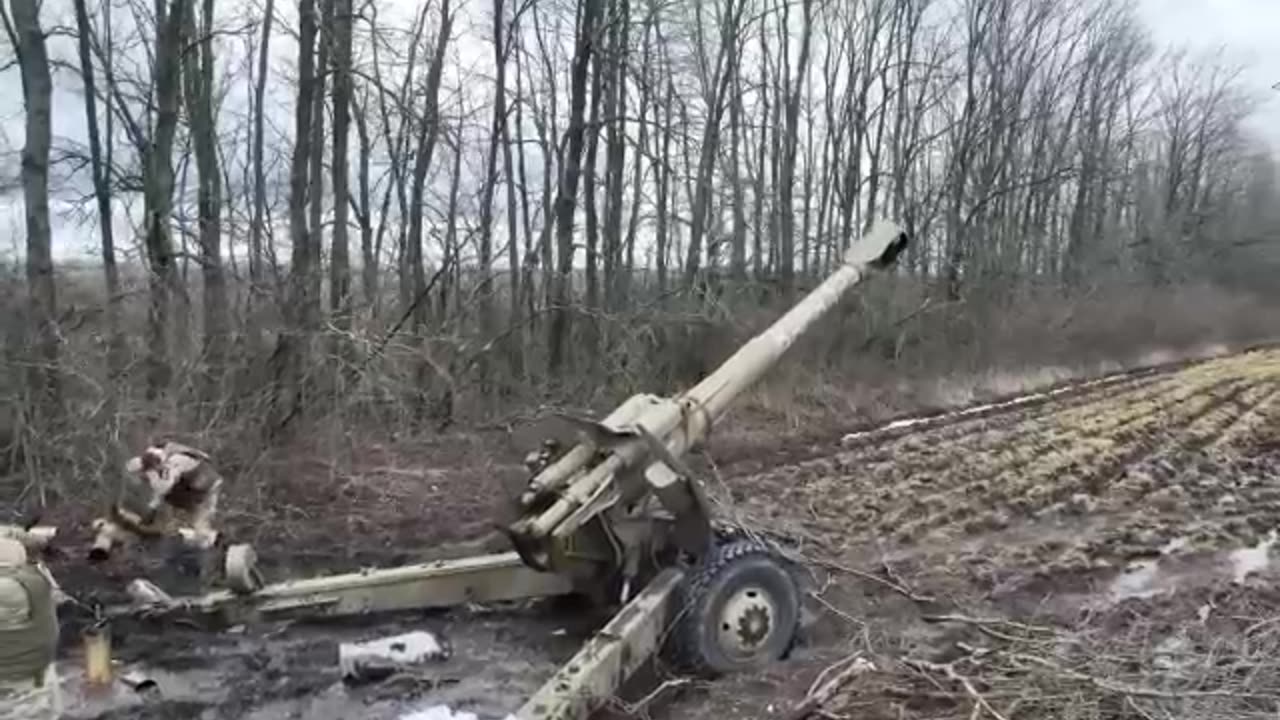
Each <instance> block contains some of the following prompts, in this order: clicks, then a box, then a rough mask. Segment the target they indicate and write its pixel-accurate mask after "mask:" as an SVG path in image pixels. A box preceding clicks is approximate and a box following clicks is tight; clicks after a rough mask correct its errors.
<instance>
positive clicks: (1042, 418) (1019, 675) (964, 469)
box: [670, 351, 1280, 718]
mask: <svg viewBox="0 0 1280 720" xmlns="http://www.w3.org/2000/svg"><path fill="white" fill-rule="evenodd" d="M799 456H800V457H799V458H798V459H797V460H795V461H793V462H787V463H785V464H781V465H776V466H772V467H763V468H761V469H759V470H752V469H751V468H743V469H742V471H740V472H738V471H735V469H734V463H733V460H732V458H731V457H724V458H722V459H721V460H720V462H721V468H720V477H721V478H722V480H723V482H721V483H717V489H718V491H719V492H718V497H719V499H720V501H721V502H722V507H723V508H724V510H725V512H726V513H729V514H731V515H732V516H734V517H735V518H736V519H737V520H738V521H739V522H741V523H742V524H744V525H746V526H748V527H755V528H757V529H760V530H762V531H765V532H766V533H767V534H768V535H770V536H773V537H775V538H778V539H779V543H780V545H781V546H782V547H783V548H785V549H786V551H787V552H789V553H790V554H792V555H793V556H795V557H796V558H797V559H802V560H804V561H805V567H807V568H809V570H810V574H811V576H812V578H811V579H812V583H811V587H810V588H809V590H810V592H809V598H810V600H811V601H812V602H813V605H814V608H815V614H816V618H815V620H814V623H813V625H812V626H811V628H810V629H809V630H808V631H807V633H806V635H807V637H806V644H805V645H804V646H802V647H801V648H799V649H798V650H797V651H796V653H795V657H794V658H793V659H792V661H791V662H789V663H786V666H785V668H783V667H780V668H779V669H777V670H776V671H775V672H771V673H768V674H766V676H764V677H762V678H751V679H738V680H731V681H728V682H721V683H717V684H716V685H715V686H713V687H709V688H702V689H697V690H693V691H685V692H684V693H683V694H682V695H680V696H678V697H677V696H675V695H674V694H673V699H674V705H673V706H671V708H670V709H671V710H672V711H673V714H672V715H671V716H672V717H677V716H680V717H685V716H690V715H694V716H698V717H776V716H779V715H780V714H782V713H784V712H785V710H786V709H787V708H788V707H790V706H791V705H792V704H793V703H795V702H796V701H797V700H798V699H799V698H800V697H802V696H804V695H805V693H806V690H808V689H809V688H810V685H811V683H813V681H815V680H817V679H819V675H820V673H821V671H822V670H823V669H824V668H828V667H830V666H832V665H833V664H837V663H839V662H841V661H843V662H844V663H845V664H844V665H837V667H835V668H834V669H833V670H832V671H831V672H828V673H827V675H826V676H825V677H828V678H829V677H830V676H831V675H832V674H834V673H835V672H838V671H839V670H840V669H841V668H843V667H847V666H848V663H849V662H851V658H853V657H855V656H861V657H862V658H864V659H866V660H868V661H870V662H871V663H872V664H873V665H874V666H875V667H876V670H875V671H869V672H864V673H862V674H859V675H857V676H856V677H854V678H852V679H850V680H849V681H848V682H847V683H844V684H843V686H842V690H841V692H840V693H839V694H838V696H837V697H835V698H833V699H832V700H830V701H828V702H827V703H825V704H824V706H823V712H824V713H826V716H828V717H850V718H854V717H856V718H949V717H955V718H978V717H986V718H1015V717H1018V718H1175V717H1176V718H1188V717H1197V718H1236V717H1263V716H1266V717H1275V716H1276V713H1277V711H1278V710H1280V672H1277V669H1278V668H1280V660H1278V659H1277V657H1276V651H1277V650H1280V592H1277V591H1276V590H1275V579H1276V574H1275V573H1273V572H1272V570H1271V568H1270V565H1269V563H1268V555H1269V549H1270V547H1271V544H1272V543H1274V542H1275V532H1276V530H1277V522H1278V521H1280V353H1278V352H1275V351H1256V352H1251V353H1245V354H1242V355H1237V356H1234V357H1229V358H1222V359H1216V360H1212V361H1209V362H1206V363H1202V364H1198V365H1194V366H1191V367H1188V368H1186V369H1183V370H1181V371H1178V372H1173V373H1152V374H1143V375H1136V376H1130V377H1124V378H1118V379H1114V380H1109V381H1105V382H1099V383H1094V384H1092V385H1086V386H1082V387H1076V388H1071V389H1067V390H1064V391H1063V392H1061V393H1060V394H1057V395H1055V396H1053V397H1047V398H1042V399H1040V400H1039V401H1031V402H1025V403H1014V404H1011V405H1009V406H1006V407H1004V408H994V409H992V410H990V411H988V412H984V413H972V414H970V415H963V414H960V415H956V416H954V417H952V418H940V419H934V420H931V421H929V422H925V423H919V424H914V425H912V424H907V423H901V424H899V425H898V426H897V427H893V426H891V427H889V428H886V429H883V430H879V431H871V432H865V433H860V434H855V435H850V436H847V437H845V438H843V439H842V440H841V441H839V442H832V443H828V444H826V445H821V444H820V445H817V446H814V447H811V448H808V452H801V453H799ZM742 464H743V465H751V464H752V461H744V462H743V463H742ZM766 688H768V689H767V690H766Z"/></svg>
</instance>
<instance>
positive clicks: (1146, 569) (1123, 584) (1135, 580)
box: [1109, 560, 1168, 600]
mask: <svg viewBox="0 0 1280 720" xmlns="http://www.w3.org/2000/svg"><path fill="white" fill-rule="evenodd" d="M1159 580H1160V568H1158V567H1157V566H1156V564H1155V563H1154V562H1151V561H1149V560H1147V561H1141V562H1136V563H1133V564H1132V565H1130V566H1129V567H1127V568H1125V571H1124V572H1123V573H1121V574H1120V575H1119V576H1118V577H1116V579H1115V580H1113V581H1112V582H1111V588H1110V593H1109V594H1110V595H1111V599H1112V600H1127V599H1129V598H1149V597H1154V596H1156V595H1159V594H1160V593H1161V592H1162V591H1164V590H1166V589H1168V588H1166V587H1163V586H1162V585H1163V584H1162V583H1160V582H1159Z"/></svg>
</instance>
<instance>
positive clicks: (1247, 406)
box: [54, 350, 1280, 720]
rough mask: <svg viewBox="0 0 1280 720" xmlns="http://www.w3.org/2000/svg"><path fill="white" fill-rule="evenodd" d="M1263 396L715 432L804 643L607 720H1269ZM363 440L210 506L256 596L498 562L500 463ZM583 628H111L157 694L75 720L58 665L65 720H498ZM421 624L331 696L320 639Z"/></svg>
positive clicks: (102, 598) (1191, 383) (453, 450)
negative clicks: (414, 564)
mask: <svg viewBox="0 0 1280 720" xmlns="http://www.w3.org/2000/svg"><path fill="white" fill-rule="evenodd" d="M1278 400H1280V352H1276V351H1273V350H1269V351H1260V352H1252V353H1246V354H1241V355H1237V356H1233V357H1229V358H1222V359H1217V360H1211V361H1208V362H1204V363H1199V364H1195V365H1192V366H1190V367H1186V368H1183V369H1180V370H1177V371H1168V372H1146V373H1138V374H1134V375H1131V376H1127V377H1123V378H1117V379H1112V380H1108V381H1106V382H1102V383H1094V384H1087V385H1077V386H1074V387H1070V388H1064V389H1063V390H1062V392H1060V393H1057V394H1055V395H1053V396H1050V397H1044V398H1039V399H1037V400H1033V401H1028V402H1020V403H1014V404H1011V405H1008V406H1001V407H995V408H987V409H985V410H983V411H981V412H973V413H968V414H958V415H953V416H948V417H939V418H933V419H931V420H929V421H927V422H924V423H918V424H913V425H905V424H898V425H895V426H891V427H889V428H885V429H881V430H872V431H870V432H854V431H861V430H862V428H857V427H853V425H854V423H849V424H848V425H845V424H841V423H835V424H830V425H823V426H820V427H819V426H809V427H806V428H804V429H803V430H801V431H799V432H779V431H777V430H776V429H774V428H771V427H769V426H768V425H767V424H765V423H761V422H759V419H758V418H750V417H748V418H733V417H731V418H730V419H729V420H728V422H727V423H726V425H725V426H724V427H723V428H722V430H721V431H719V432H718V433H717V435H716V436H715V437H714V438H713V439H712V441H711V442H710V444H709V446H708V449H707V452H705V453H703V454H701V455H699V456H698V457H697V458H695V459H696V463H695V464H696V466H697V469H698V470H699V471H700V472H701V473H702V475H703V477H704V478H705V479H706V481H707V484H708V487H709V488H710V490H711V493H712V495H713V497H714V499H715V501H716V502H717V503H718V504H719V507H720V511H721V512H722V513H723V515H724V516H725V517H729V518H732V519H734V520H736V521H737V522H739V523H742V524H743V525H746V526H749V527H753V528H756V529H759V530H761V531H765V532H767V533H769V536H770V537H774V538H777V539H778V541H779V544H780V548H781V550H782V551H783V552H785V553H787V554H788V555H790V556H792V557H793V558H795V559H797V560H800V561H802V563H803V567H805V568H806V571H807V572H808V574H809V577H808V578H807V580H808V582H807V589H808V604H809V607H810V610H811V615H810V620H809V622H807V623H806V627H805V629H804V633H803V638H802V643H801V645H800V646H799V647H798V648H797V649H796V651H795V652H794V654H793V656H792V657H791V658H790V659H789V660H788V661H787V662H784V663H781V664H779V665H778V666H776V667H774V668H770V669H767V670H766V671H764V672H761V673H759V674H756V675H752V676H750V677H735V678H727V679H722V680H720V681H718V682H715V683H706V682H702V681H694V680H690V679H687V678H681V677H678V676H675V675H671V674H668V673H667V672H666V671H665V669H664V668H662V667H661V666H660V667H658V668H656V670H655V680H654V684H653V685H651V686H649V687H647V688H644V689H642V690H639V691H636V692H633V693H631V694H630V695H629V697H628V698H627V699H626V700H619V701H618V702H617V703H615V704H614V706H613V707H612V708H610V709H608V710H607V711H606V712H605V713H603V714H606V715H609V716H611V717H653V718H664V717H670V718H675V717H680V718H709V719H710V718H776V717H786V716H787V713H788V712H789V711H790V708H791V707H792V706H793V705H794V703H797V702H799V701H800V700H801V699H802V698H803V697H804V696H805V695H806V693H807V692H808V691H809V690H810V689H811V686H812V685H813V684H814V683H815V680H821V679H825V678H828V677H830V676H831V675H832V674H833V673H835V672H838V671H839V670H840V669H841V668H842V667H847V666H848V663H849V661H850V659H851V658H853V657H855V656H860V657H862V658H864V659H865V660H867V661H869V662H870V663H872V665H873V666H874V668H875V669H874V670H873V671H869V672H865V673H862V674H860V675H858V676H857V677H854V678H851V679H850V680H849V681H848V682H847V683H844V684H843V685H842V686H841V689H840V691H839V692H838V693H836V694H835V695H834V696H833V697H831V698H828V699H827V701H826V702H825V703H824V704H823V706H822V708H821V713H820V715H821V716H825V717H850V718H852V717H857V718H870V719H878V718H886V719H887V718H951V717H955V718H977V717H987V718H1014V717H1018V718H1072V719H1074V718H1080V719H1084V718H1169V717H1177V718H1193V717H1194V718H1236V717H1262V716H1263V715H1266V716H1268V717H1275V716H1276V713H1277V711H1278V710H1280V661H1277V660H1274V659H1273V658H1274V657H1276V651H1277V650H1278V649H1280V592H1277V591H1275V590H1274V589H1273V587H1274V580H1275V577H1276V571H1275V570H1273V568H1272V567H1271V566H1270V564H1269V562H1268V560H1269V550H1270V547H1271V543H1273V542H1275V537H1274V535H1273V534H1272V533H1273V532H1274V531H1275V530H1276V529H1277V523H1278V521H1280V402H1278ZM735 428H736V430H735ZM358 445H359V450H358V451H355V452H352V453H350V454H349V456H348V457H345V458H339V459H337V460H332V461H324V462H322V461H320V460H313V461H307V462H302V463H299V462H297V461H296V460H294V461H289V462H288V463H284V462H282V463H281V464H280V466H279V467H273V466H271V465H270V463H271V462H274V461H273V460H271V459H265V460H264V461H263V463H264V464H263V466H261V467H258V468H255V471H256V474H257V475H258V476H263V477H269V478H271V481H270V482H264V483H260V484H258V485H255V486H254V488H253V489H252V491H251V492H245V493H242V495H241V496H240V497H238V498H236V500H234V501H233V502H230V503H228V509H227V511H226V513H225V520H226V523H227V526H228V528H229V530H230V531H231V532H232V533H233V535H234V536H235V539H236V540H237V541H249V542H253V543H254V544H255V546H256V547H257V548H258V551H259V553H260V554H261V555H262V560H263V564H264V568H265V572H266V574H267V575H268V577H269V578H281V577H286V576H294V575H299V574H306V573H310V572H317V571H320V570H321V569H323V570H324V571H329V572H336V571H342V570H350V569H356V568H359V567H362V566H371V565H389V564H394V563H401V562H408V561H413V560H418V559H422V558H423V557H429V556H435V557H438V556H442V555H443V556H448V555H460V554H465V553H468V552H473V551H482V550H492V549H497V548H498V547H499V546H500V545H499V544H498V543H496V542H494V541H493V539H492V535H490V531H491V528H492V526H493V523H494V522H495V520H497V519H500V518H502V517H503V516H504V515H503V513H505V512H507V509H506V507H505V506H504V504H503V501H502V498H504V497H506V496H507V493H508V492H509V489H510V488H511V487H512V486H513V485H515V484H518V483H519V481H520V480H521V478H522V475H521V470H520V467H519V464H518V460H519V457H520V451H521V448H517V447H513V446H511V445H510V444H509V443H508V442H506V441H505V440H503V439H502V438H501V437H500V436H497V437H483V436H454V437H449V438H443V439H438V440H436V441H433V442H431V443H423V444H422V445H420V446H416V447H415V446H411V445H407V444H406V443H403V442H401V443H397V444H396V446H395V447H394V450H393V449H392V448H391V447H379V446H377V445H376V444H368V443H361V444H358ZM334 455H335V453H328V454H327V455H325V457H333V456H334ZM64 520H66V521H73V520H75V518H70V517H68V518H64ZM486 538H487V539H486ZM54 568H55V571H56V572H57V573H58V575H59V578H60V579H62V580H63V582H64V583H65V584H66V586H67V590H68V591H70V592H71V593H72V594H74V595H76V597H77V598H78V599H79V600H80V601H81V602H84V603H87V604H88V603H92V602H95V601H97V602H109V601H112V600H116V599H119V595H120V590H121V589H122V588H123V586H124V583H125V582H126V581H127V580H128V579H129V578H132V577H136V576H138V575H147V576H149V577H152V578H153V579H157V580H158V581H161V584H162V585H163V584H165V583H166V582H170V583H179V582H180V581H181V580H182V579H181V578H177V577H172V574H171V572H170V571H168V570H167V569H166V568H165V567H164V566H163V563H162V561H161V560H160V559H159V558H158V557H156V553H151V554H147V553H133V554H131V555H130V556H129V557H128V558H121V559H117V560H114V561H112V563H109V564H108V565H107V566H105V567H89V566H87V565H85V564H84V563H83V562H81V561H80V560H79V559H78V558H77V557H74V556H71V557H68V558H66V559H65V560H63V561H60V562H55V563H54ZM167 572H168V573H170V574H169V575H166V573H167ZM599 621H600V618H599V617H598V616H597V617H593V616H591V615H590V614H589V613H583V612H581V611H580V610H579V611H565V609H564V608H559V607H555V606H550V605H533V606H516V607H509V608H499V609H489V610H484V611H482V610H480V609H464V610H462V611H460V612H458V613H439V614H432V615H417V616H410V617H401V618H397V619H395V620H394V621H391V622H388V623H384V624H382V625H379V626H369V625H367V624H366V625H355V624H345V625H329V626H321V627H309V626H303V625H298V624H295V625H289V626H273V627H254V628H236V629H235V632H232V633H221V634H217V635H210V634H207V633H201V632H197V631H195V630H192V629H177V630H173V631H171V632H169V633H168V634H166V635H163V636H158V635H155V634H153V633H147V632H134V633H130V634H124V633H123V631H122V634H121V635H118V636H117V637H116V652H117V655H118V657H119V658H120V659H121V660H122V661H123V662H124V665H122V670H123V669H139V670H142V671H145V672H147V673H150V674H152V676H153V677H154V678H155V679H156V682H157V686H158V694H155V695H153V696H147V697H143V696H138V695H135V694H132V692H131V691H126V690H123V689H122V690H118V691H117V693H116V694H115V695H114V696H112V697H92V698H88V699H83V698H81V697H80V695H79V692H80V690H79V687H78V685H77V684H76V670H75V667H76V658H75V647H74V643H71V642H69V643H68V648H67V653H68V662H67V663H65V664H64V665H65V667H66V668H67V670H66V674H67V676H68V680H67V691H68V701H69V705H70V709H71V710H73V712H72V713H71V714H70V715H69V717H74V718H84V719H86V720H87V719H88V718H98V719H103V718H162V717H163V718H168V717H192V718H210V719H213V718H254V719H261V720H268V719H275V718H290V717H298V718H320V719H324V718H375V719H377V718H388V719H390V718H395V717H398V716H399V715H401V714H403V713H405V712H408V711H410V710H412V709H415V708H422V707H425V706H429V705H432V704H437V703H439V704H448V705H450V706H452V707H454V708H455V709H461V710H468V711H470V712H475V713H477V714H478V715H479V716H480V717H481V718H482V719H483V718H490V717H502V715H503V714H505V713H506V712H509V711H511V710H513V709H515V707H517V706H518V705H519V702H520V699H521V698H522V697H523V696H525V695H527V694H528V693H529V692H531V691H532V690H533V688H535V687H536V686H537V685H538V684H540V683H541V682H542V681H543V680H544V679H545V678H546V677H549V676H550V674H551V673H552V672H553V670H554V668H555V665H556V664H557V663H559V662H562V661H563V660H564V659H566V658H567V657H568V656H569V655H571V654H572V652H573V651H574V649H575V648H576V646H577V645H578V644H579V643H580V642H581V641H582V639H583V638H585V637H586V636H587V635H588V634H589V633H590V631H591V629H592V628H593V627H594V626H595V624H596V623H598V622H599ZM422 627H425V628H428V629H431V630H433V631H436V632H439V633H440V634H441V636H442V637H444V638H445V639H446V640H447V641H448V642H449V643H450V645H451V647H452V650H453V653H452V656H451V657H450V659H449V660H447V661H442V662H440V663H439V664H437V665H434V666H432V667H430V668H428V669H427V670H424V671H423V672H421V673H416V674H414V675H413V676H406V677H399V678H396V679H394V680H392V681H388V682H385V683H380V684H374V685H370V686H365V687H346V686H344V685H343V684H342V683H341V682H340V680H339V678H338V670H337V662H336V646H337V642H339V641H341V640H344V639H364V638H372V637H377V636H380V635H386V634H389V633H394V632H399V631H401V630H404V629H409V628H422ZM68 635H69V636H71V634H70V633H68ZM839 663H843V664H839ZM833 665H836V667H835V668H834V670H832V671H830V672H825V673H824V671H827V670H828V669H829V668H831V667H832V666H833ZM654 688H658V691H656V692H650V691H651V690H653V689H654Z"/></svg>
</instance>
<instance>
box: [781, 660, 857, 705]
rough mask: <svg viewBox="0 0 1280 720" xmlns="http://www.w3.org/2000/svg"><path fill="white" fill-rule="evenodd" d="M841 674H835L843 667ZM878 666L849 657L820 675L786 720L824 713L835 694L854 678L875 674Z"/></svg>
mask: <svg viewBox="0 0 1280 720" xmlns="http://www.w3.org/2000/svg"><path fill="white" fill-rule="evenodd" d="M842 666H843V669H841V670H840V671H839V672H835V669H836V668H839V667H842ZM875 669H876V666H875V665H874V664H873V663H872V662H871V661H870V660H867V659H866V658H864V657H862V656H861V655H853V656H850V657H847V658H845V659H843V660H841V661H839V662H837V663H835V664H833V665H831V666H829V667H827V668H826V669H825V670H823V671H822V672H820V673H818V677H817V679H816V680H814V685H813V686H812V687H810V688H809V692H808V693H807V694H806V695H805V697H804V699H803V700H801V701H800V703H799V704H798V705H796V706H795V707H794V708H792V709H791V711H790V712H788V713H787V714H786V715H785V716H783V718H784V720H804V719H805V718H807V717H809V716H810V715H813V714H814V713H819V712H821V711H822V706H823V705H825V704H826V703H828V702H830V701H831V698H833V697H835V694H836V693H838V692H840V688H842V687H844V686H845V685H846V684H847V683H848V682H849V681H850V680H852V679H853V678H855V677H857V676H859V675H862V674H864V673H868V672H874V671H875ZM833 672H834V673H835V674H834V675H831V677H830V678H829V679H827V680H825V681H823V678H824V677H826V676H827V675H829V674H831V673H833Z"/></svg>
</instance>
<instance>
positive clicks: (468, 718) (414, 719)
mask: <svg viewBox="0 0 1280 720" xmlns="http://www.w3.org/2000/svg"><path fill="white" fill-rule="evenodd" d="M399 720H479V718H477V717H476V714H475V713H469V712H462V711H459V712H456V713H455V712H454V711H453V710H450V709H449V706H448V705H433V706H431V707H429V708H427V709H426V710H414V711H413V712H411V713H409V714H408V715H401V716H400V718H399ZM504 720H516V716H515V715H508V716H507V717H506V718H505V719H504Z"/></svg>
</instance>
